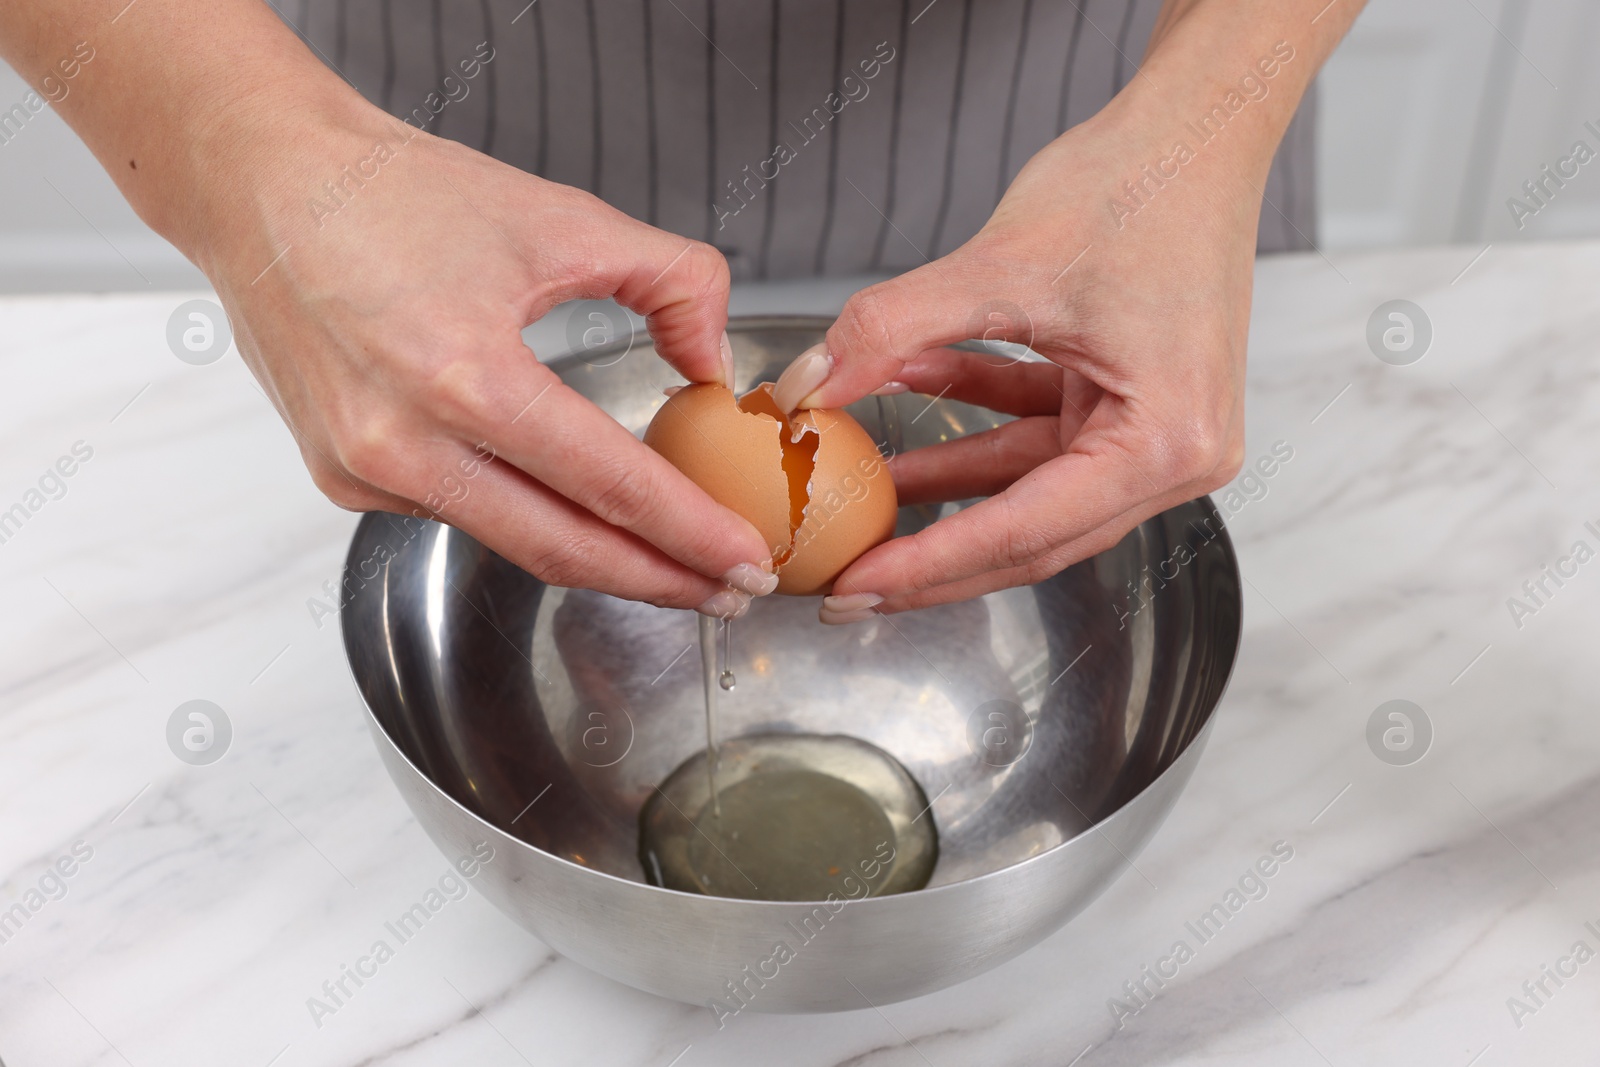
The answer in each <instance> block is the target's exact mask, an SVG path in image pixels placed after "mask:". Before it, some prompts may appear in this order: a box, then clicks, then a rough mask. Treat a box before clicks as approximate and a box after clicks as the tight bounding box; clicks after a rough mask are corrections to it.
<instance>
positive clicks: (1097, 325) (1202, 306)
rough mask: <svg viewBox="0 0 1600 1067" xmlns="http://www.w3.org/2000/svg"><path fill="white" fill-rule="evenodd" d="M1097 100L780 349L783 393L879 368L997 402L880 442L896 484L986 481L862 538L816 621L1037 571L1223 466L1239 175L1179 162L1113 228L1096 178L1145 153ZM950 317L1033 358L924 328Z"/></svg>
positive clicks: (904, 494)
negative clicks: (823, 333)
mask: <svg viewBox="0 0 1600 1067" xmlns="http://www.w3.org/2000/svg"><path fill="white" fill-rule="evenodd" d="M1114 121H1115V120H1114V119H1110V120H1105V121H1102V120H1095V121H1092V122H1089V123H1085V124H1083V125H1081V126H1078V127H1076V128H1074V129H1073V130H1072V131H1071V132H1069V133H1068V134H1067V135H1066V136H1064V137H1062V138H1061V139H1059V140H1058V141H1056V142H1054V143H1053V144H1051V145H1050V146H1049V147H1047V148H1046V149H1045V150H1044V151H1043V152H1041V153H1040V154H1039V155H1038V156H1036V157H1035V158H1034V159H1033V160H1032V161H1030V162H1029V163H1028V165H1027V166H1026V167H1025V168H1024V169H1023V171H1022V173H1021V174H1020V175H1019V176H1018V177H1017V179H1016V181H1015V182H1014V183H1013V185H1012V187H1011V189H1010V190H1009V191H1008V192H1007V194H1006V196H1005V198H1004V199H1003V200H1002V201H1001V203H1000V205H999V207H998V208H997V209H996V211H995V213H994V217H993V218H992V219H991V220H990V221H989V223H988V224H987V225H986V226H985V227H984V228H983V230H982V231H980V232H979V233H978V234H977V236H975V237H974V238H973V239H972V240H971V241H969V242H967V243H966V244H965V245H963V246H962V247H961V248H959V249H957V250H956V251H955V252H953V253H951V254H950V255H948V256H945V257H944V258H942V259H940V260H937V261H935V262H932V263H929V264H927V265H926V266H924V267H920V268H918V269H916V270H914V271H911V272H910V273H908V274H905V275H903V276H901V277H899V278H896V279H894V280H892V281H889V282H885V283H883V284H881V285H875V286H872V287H871V288H868V289H865V290H863V291H861V292H860V293H858V294H856V296H855V297H854V298H852V299H851V301H850V302H849V303H848V304H847V305H846V306H845V309H844V312H843V314H842V315H841V316H840V317H839V321H838V322H837V323H836V324H835V325H834V327H833V328H832V329H831V330H830V331H829V333H828V338H827V341H826V354H823V353H821V352H813V353H810V354H809V355H810V357H811V358H810V359H809V360H806V359H805V358H804V357H802V360H799V361H797V362H796V364H795V365H794V366H793V367H792V368H791V371H790V373H791V374H792V375H793V377H791V378H790V381H789V382H788V383H786V386H787V390H786V395H785V396H784V400H786V401H790V402H793V401H794V400H797V399H799V400H800V403H801V405H802V406H808V407H833V406H837V405H840V404H843V403H847V402H849V401H851V400H853V399H855V398H856V397H858V396H860V395H862V394H864V393H867V392H869V391H871V390H874V389H876V388H878V387H880V386H883V385H884V384H885V383H898V384H892V385H890V388H891V389H898V388H900V386H901V385H903V386H904V387H905V388H908V389H910V390H913V391H915V392H918V393H925V394H927V395H929V396H934V395H942V396H944V397H946V398H948V399H952V400H960V401H965V402H967V403H972V404H979V405H982V406H984V407H988V408H992V409H994V410H996V411H1001V412H1004V413H1006V414H1009V415H1015V416H1017V419H1016V421H1014V422H1009V423H1006V424H1005V425H1003V426H1000V427H999V428H997V429H993V430H989V431H986V432H983V433H978V434H974V435H972V436H969V437H963V438H958V439H956V440H953V441H949V442H945V443H943V444H938V445H933V446H931V447H927V448H920V449H916V450H914V451H911V452H907V453H904V454H902V455H899V456H896V457H894V458H893V460H892V461H891V462H890V464H889V469H890V471H891V472H893V474H894V480H895V487H896V489H897V490H898V491H899V494H900V499H901V501H902V503H923V502H934V501H947V500H960V499H965V498H968V497H977V496H987V497H989V499H987V500H984V501H981V502H980V503H978V504H975V505H973V506H972V507H969V508H967V509H965V510H963V511H960V512H958V513H956V514H955V515H952V516H950V517H949V518H946V519H943V520H941V521H940V522H937V523H935V524H934V525H932V526H930V527H928V528H927V529H925V530H923V531H921V532H919V533H916V534H913V535H911V536H909V537H902V538H898V539H896V540H893V541H890V542H888V543H887V544H884V545H881V546H879V547H878V548H876V549H873V550H872V551H871V552H868V553H867V554H866V555H864V556H862V557H861V558H860V559H859V560H857V561H856V562H855V563H854V564H853V565H852V566H851V567H850V568H848V569H847V570H846V571H845V572H844V573H843V574H842V575H841V576H840V577H839V579H838V580H837V581H836V582H835V583H834V596H832V597H829V598H828V599H827V601H825V602H824V607H823V619H824V621H827V622H853V621H856V620H857V619H861V618H865V617H867V616H868V615H870V614H871V612H872V610H873V609H876V610H879V611H888V612H892V611H901V610H905V609H907V608H917V607H926V606H928V605H931V604H940V603H944V602H946V601H952V600H962V599H965V598H967V597H973V596H978V595H981V594H983V593H987V592H990V591H992V590H995V589H1003V588H1006V587H1008V586H1013V585H1023V584H1029V583H1033V582H1038V581H1041V580H1043V579H1044V578H1047V577H1049V576H1050V575H1053V574H1055V573H1056V572H1058V571H1060V570H1061V569H1062V568H1064V567H1066V566H1067V565H1069V564H1071V563H1074V562H1076V561H1078V560H1080V559H1083V558H1085V557H1087V556H1090V555H1093V554H1094V553H1096V552H1099V551H1101V550H1103V549H1105V548H1108V547H1110V546H1111V545H1113V544H1115V543H1116V542H1117V541H1118V540H1120V539H1121V538H1122V536H1123V535H1124V534H1126V533H1127V532H1128V531H1129V530H1130V529H1132V528H1133V527H1134V526H1135V525H1137V524H1138V523H1140V522H1142V521H1143V520H1144V519H1146V518H1148V517H1150V516H1151V515H1154V514H1156V513H1158V512H1160V511H1162V510H1164V509H1166V508H1169V507H1172V506H1173V505H1175V504H1179V503H1182V502H1183V501H1185V500H1190V499H1192V498H1194V497H1196V496H1198V495H1200V494H1201V493H1205V492H1208V491H1210V490H1212V489H1215V488H1217V487H1218V486H1220V485H1223V484H1224V483H1226V482H1227V481H1228V480H1229V479H1230V478H1232V477H1233V475H1234V474H1235V473H1236V472H1237V471H1238V469H1239V466H1240V461H1241V459H1242V452H1243V436H1244V411H1243V383H1244V359H1245V339H1246V334H1247V331H1248V327H1249V318H1250V282H1251V269H1252V264H1253V261H1254V256H1255V239H1256V215H1257V204H1258V203H1259V197H1258V196H1257V195H1255V193H1254V192H1253V191H1252V189H1251V188H1250V187H1249V186H1248V185H1246V184H1245V182H1244V181H1242V180H1238V181H1236V182H1234V187H1233V188H1231V189H1230V187H1229V186H1228V185H1227V184H1226V183H1218V185H1214V186H1210V187H1204V188H1202V183H1201V179H1199V178H1198V177H1194V176H1191V175H1190V174H1188V173H1180V174H1179V176H1178V177H1177V178H1175V179H1172V180H1171V181H1169V182H1168V183H1167V184H1166V186H1165V188H1162V189H1160V190H1158V191H1157V192H1156V193H1155V195H1154V196H1153V197H1152V198H1151V200H1150V201H1149V203H1148V204H1147V205H1146V206H1144V207H1143V208H1142V209H1141V210H1140V211H1139V213H1138V214H1137V215H1135V216H1133V217H1129V218H1124V219H1122V223H1123V225H1122V226H1121V228H1120V229H1119V228H1118V225H1117V220H1116V218H1115V217H1114V216H1113V214H1112V211H1111V209H1110V208H1109V207H1108V206H1107V205H1108V201H1109V200H1110V199H1111V198H1112V196H1114V195H1116V193H1117V192H1119V190H1118V189H1117V185H1119V184H1120V181H1117V180H1116V179H1120V178H1121V176H1123V175H1128V176H1137V175H1138V173H1139V168H1140V167H1141V166H1142V165H1143V164H1144V163H1146V162H1149V161H1151V160H1154V159H1159V158H1161V156H1163V155H1165V154H1166V153H1165V151H1164V150H1163V149H1160V148H1157V147H1156V145H1155V144H1153V143H1151V141H1150V139H1148V138H1145V137H1138V136H1130V131H1128V130H1126V129H1117V128H1115V127H1114V125H1113V123H1114ZM1197 162H1198V161H1197ZM1186 182H1187V187H1186ZM1124 198H1125V194H1124ZM970 337H987V338H988V339H990V340H1006V341H1015V342H1020V343H1022V344H1026V345H1028V346H1029V347H1031V348H1032V349H1033V350H1034V351H1035V352H1037V353H1039V354H1040V355H1042V356H1044V357H1046V359H1048V360H1049V362H1024V361H1021V360H1012V359H1009V358H1005V357H1003V356H999V355H995V354H982V353H974V352H966V351H958V350H954V349H948V348H943V347H940V346H943V345H947V344H950V343H952V342H955V341H959V340H963V339H966V338H970ZM808 368H811V370H810V373H811V374H812V375H816V374H818V372H819V371H822V370H827V371H828V374H827V376H826V380H825V383H824V384H821V385H817V384H815V381H805V380H804V376H805V374H806V372H807V369H808ZM796 379H799V380H798V381H797V380H796ZM802 390H803V391H804V392H806V393H809V394H810V395H809V396H805V397H804V398H803V399H801V398H799V397H796V396H795V395H794V394H795V393H797V392H800V391H802Z"/></svg>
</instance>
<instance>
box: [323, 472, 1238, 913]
mask: <svg viewBox="0 0 1600 1067" xmlns="http://www.w3.org/2000/svg"><path fill="white" fill-rule="evenodd" d="M1198 501H1204V502H1205V504H1207V505H1210V506H1211V508H1212V510H1213V511H1215V512H1216V514H1217V515H1218V516H1219V517H1220V516H1221V514H1222V513H1221V510H1220V509H1218V508H1216V505H1215V504H1214V503H1213V502H1212V500H1211V496H1210V494H1202V495H1201V496H1198V497H1196V498H1195V499H1194V500H1189V501H1185V502H1184V503H1182V504H1177V505H1174V507H1175V508H1181V507H1187V506H1189V505H1190V504H1194V503H1196V502H1198ZM1167 510H1168V511H1170V510H1173V509H1172V508H1169V509H1167ZM1165 513H1166V512H1159V513H1158V515H1161V514H1165ZM383 514H385V513H383V512H367V513H365V514H363V515H362V517H361V519H360V521H359V522H358V523H357V524H356V529H355V532H354V533H353V534H352V535H351V542H350V549H349V551H348V552H347V553H346V558H345V566H346V567H349V566H351V565H352V563H353V562H355V557H356V555H357V551H356V548H357V544H358V543H359V542H360V540H361V536H362V533H363V532H364V531H365V529H366V528H367V525H368V523H371V524H373V525H376V524H377V523H378V522H379V521H381V518H380V516H381V515H383ZM1154 517H1156V516H1152V518H1154ZM425 521H430V522H433V523H434V524H435V525H438V526H442V527H445V528H447V529H450V530H453V531H454V532H456V533H458V534H461V536H463V537H470V536H471V535H470V534H467V533H465V532H464V531H461V530H456V529H455V527H452V526H449V525H448V524H447V523H440V522H438V521H437V520H425ZM1145 521H1146V522H1148V521H1150V520H1149V519H1146V520H1145ZM1219 533H1220V537H1219V538H1217V539H1216V540H1220V542H1221V545H1220V548H1221V550H1222V555H1223V558H1224V559H1225V560H1226V561H1227V564H1228V569H1229V572H1230V575H1231V577H1232V578H1233V586H1234V588H1235V589H1237V590H1238V591H1239V625H1238V630H1237V633H1236V635H1235V638H1234V652H1233V656H1232V657H1231V658H1230V660H1229V662H1228V668H1227V672H1226V674H1225V675H1224V676H1223V679H1222V684H1221V686H1220V687H1219V688H1218V689H1217V696H1216V699H1215V700H1213V701H1212V702H1211V706H1210V707H1209V708H1208V709H1207V710H1206V713H1205V721H1204V722H1202V723H1201V724H1200V727H1199V729H1197V730H1196V731H1195V732H1194V736H1193V737H1191V738H1190V739H1189V741H1188V743H1187V744H1185V745H1184V746H1183V749H1182V751H1180V752H1179V753H1178V754H1177V755H1176V756H1174V757H1173V759H1172V762H1171V763H1169V764H1167V766H1166V767H1164V768H1163V769H1162V770H1161V773H1160V774H1157V775H1156V776H1155V777H1154V778H1152V779H1150V781H1149V782H1147V783H1145V785H1144V786H1143V787H1142V788H1141V789H1139V791H1138V792H1136V793H1134V794H1133V795H1132V796H1130V797H1128V799H1126V800H1125V801H1123V802H1122V803H1121V804H1120V805H1118V807H1117V809H1116V810H1115V811H1113V812H1111V813H1110V814H1108V815H1106V816H1104V817H1103V818H1101V819H1098V820H1096V821H1095V822H1093V823H1091V824H1090V825H1088V826H1086V827H1084V828H1083V829H1082V830H1080V831H1078V832H1077V833H1076V834H1073V835H1072V836H1071V837H1069V838H1066V839H1065V840H1062V841H1059V842H1057V843H1056V844H1054V845H1051V846H1050V847H1049V848H1047V849H1045V850H1044V851H1042V852H1039V853H1037V854H1035V855H1032V856H1029V857H1027V858H1026V859H1022V860H1018V861H1017V862H1015V863H1011V864H1008V865H1006V866H1004V867H1000V868H998V869H996V870H992V871H985V872H984V873H983V874H978V875H974V876H972V877H971V878H963V879H961V880H959V881H955V882H946V883H944V884H943V885H937V886H927V887H924V888H922V889H913V890H909V891H907V892H904V893H892V894H889V895H888V896H881V897H874V896H866V897H861V898H860V899H859V900H856V899H852V903H853V904H857V905H862V904H864V905H868V906H872V905H877V906H879V907H883V906H894V905H893V904H892V902H893V901H895V900H899V899H906V898H916V899H926V898H927V897H929V896H931V895H933V894H945V893H947V892H954V891H957V890H961V891H963V892H966V891H970V890H968V889H967V888H966V887H970V886H974V885H977V884H979V883H982V882H985V881H986V880H988V879H991V878H998V877H1000V876H1001V875H1008V876H1012V877H1014V876H1015V872H1017V871H1019V870H1020V869H1022V868H1024V867H1028V866H1031V865H1035V864H1038V863H1040V862H1042V861H1044V860H1045V859H1046V858H1047V857H1050V856H1052V855H1054V854H1055V853H1058V852H1060V851H1061V850H1063V849H1065V848H1066V847H1067V846H1069V845H1071V844H1072V843H1073V842H1075V841H1078V840H1080V839H1082V838H1084V837H1087V836H1088V835H1090V834H1093V833H1101V832H1103V828H1104V827H1105V825H1106V824H1107V823H1109V822H1111V821H1112V820H1113V819H1115V818H1116V817H1117V816H1119V815H1121V814H1122V813H1123V812H1125V811H1127V810H1129V809H1130V808H1132V807H1133V806H1134V805H1135V804H1136V803H1137V802H1138V801H1139V800H1140V799H1141V798H1142V797H1143V796H1144V795H1145V794H1146V793H1149V792H1150V791H1151V790H1153V789H1155V788H1156V786H1158V785H1160V784H1161V783H1162V781H1163V780H1164V779H1165V778H1166V777H1167V776H1168V775H1170V774H1172V773H1173V772H1174V771H1175V770H1177V769H1178V766H1179V764H1180V763H1182V762H1183V760H1184V758H1185V757H1187V756H1190V754H1191V752H1197V751H1200V750H1202V749H1203V748H1204V745H1205V742H1206V739H1207V737H1208V736H1209V735H1210V732H1211V728H1212V726H1213V724H1215V722H1216V721H1217V710H1218V708H1220V707H1221V706H1222V702H1223V700H1224V699H1226V697H1227V695H1228V689H1229V687H1230V686H1231V685H1232V683H1233V676H1234V672H1235V671H1236V670H1237V669H1238V665H1239V652H1240V649H1241V647H1242V645H1243V638H1244V630H1245V627H1244V595H1243V594H1244V589H1243V580H1242V575H1241V573H1240V570H1239V556H1238V553H1237V551H1236V550H1235V549H1234V545H1233V538H1232V537H1231V536H1230V535H1229V533H1228V528H1227V524H1226V522H1225V521H1224V522H1222V523H1221V524H1220V525H1219ZM1091 558H1092V557H1091ZM388 566H389V565H388V563H387V562H385V564H384V574H385V576H387V573H388ZM530 577H531V576H530ZM534 580H535V581H537V580H538V579H534ZM984 595H985V596H988V595H989V594H984ZM977 599H980V600H981V599H983V598H982V597H979V598H977ZM349 619H350V615H349V614H347V612H346V611H343V610H341V611H340V612H339V633H340V636H341V638H343V642H342V643H343V645H344V649H345V657H344V659H345V669H346V670H347V671H349V673H350V680H351V683H352V684H353V685H354V687H355V690H356V694H357V696H359V697H360V698H361V707H362V710H363V711H365V712H366V715H367V721H368V725H369V726H371V727H373V728H375V730H376V732H377V733H378V734H379V735H380V736H381V737H382V738H383V740H384V742H386V743H387V744H388V746H389V747H390V748H391V749H392V750H393V751H394V754H395V755H396V756H398V757H399V758H400V759H401V760H403V761H404V762H405V765H406V766H407V767H408V768H410V770H411V771H412V773H414V774H416V775H417V776H418V777H419V778H421V779H422V780H423V781H424V782H426V783H427V784H428V788H429V789H431V790H432V791H433V792H434V793H435V794H437V795H438V796H440V797H442V798H443V799H444V800H445V801H447V802H448V803H449V804H451V805H453V806H454V807H455V808H457V809H458V810H459V811H460V812H461V813H462V814H464V815H466V816H467V817H468V818H469V819H470V820H472V822H473V823H475V824H477V825H479V826H482V827H484V828H485V829H488V830H491V831H493V832H494V833H496V834H498V835H500V836H501V837H503V838H506V839H507V840H509V841H512V842H515V843H516V844H517V845H519V846H521V847H522V848H523V849H526V850H527V851H529V852H532V853H535V854H537V855H538V856H539V857H541V858H542V859H544V860H548V861H550V862H553V863H556V864H559V865H562V866H565V867H568V868H571V869H572V870H573V871H575V872H581V874H580V875H579V876H580V877H581V876H582V875H589V876H592V877H597V878H601V879H604V880H607V881H611V882H615V883H617V885H618V886H619V887H623V888H622V889H621V891H622V892H630V891H637V890H642V891H645V892H646V893H667V894H670V895H671V896H673V897H677V898H682V899H684V900H692V901H701V902H704V904H703V905H701V904H694V905H689V906H691V907H700V906H705V907H727V906H730V905H736V906H737V905H744V906H747V907H750V908H752V909H770V908H774V907H777V908H789V907H797V908H804V909H810V908H814V907H817V906H818V905H821V904H826V903H827V902H828V901H827V898H823V899H822V900H746V899H744V898H743V897H714V896H708V895H706V894H704V893H690V892H686V891H684V890H681V889H669V888H667V887H665V886H657V885H651V884H650V883H649V882H637V881H634V880H633V879H631V878H624V877H622V876H621V875H616V874H611V873H610V872H608V871H601V870H596V869H595V868H593V867H588V866H585V865H584V864H581V863H574V862H573V861H572V860H569V859H567V858H566V857H564V856H559V855H557V854H555V853H554V852H547V851H545V850H544V849H542V848H539V847H538V846H537V845H533V844H530V843H529V842H527V841H524V840H523V839H522V838H520V837H517V836H515V835H514V834H512V833H511V832H509V831H507V830H503V829H501V828H500V827H498V826H496V825H495V824H493V823H491V822H489V820H487V819H485V818H484V817H483V816H481V815H479V814H478V813H477V812H475V811H473V810H471V809H470V808H468V807H467V806H466V805H465V804H462V803H461V802H460V801H459V800H457V799H456V798H455V797H454V796H452V795H450V793H448V792H446V791H445V789H444V788H443V787H442V786H440V785H439V783H438V782H436V781H434V780H433V778H432V776H431V775H429V774H428V773H427V772H425V771H423V770H422V768H420V767H418V766H417V764H416V763H415V761H413V760H412V758H411V757H410V756H409V755H408V754H407V753H406V752H405V750H404V749H402V748H401V747H400V745H399V743H398V742H397V741H395V739H394V737H393V735H392V734H390V732H389V730H388V728H387V727H385V726H384V724H383V722H382V721H381V720H380V719H379V718H378V715H377V713H376V712H375V711H373V709H372V705H371V703H370V702H369V701H368V700H367V695H366V693H365V691H363V689H362V688H361V679H359V678H357V677H356V672H355V663H354V662H353V660H352V658H351V656H350V642H351V639H352V638H351V625H352V624H351V623H350V622H349ZM1194 758H1196V759H1197V758H1198V757H1197V756H1196V757H1194ZM1178 795H1181V790H1180V791H1179V794H1178ZM1173 799H1174V803H1176V800H1177V796H1174V798H1173ZM407 806H409V801H407ZM1157 830H1159V827H1157ZM1154 835H1155V831H1152V833H1151V836H1152V837H1154ZM430 837H431V835H430ZM1113 847H1116V846H1115V845H1114V844H1113ZM1118 851H1119V852H1120V851H1121V850H1120V849H1118ZM1123 859H1124V861H1125V865H1126V866H1130V867H1131V866H1132V865H1133V861H1132V860H1131V859H1130V858H1129V857H1127V856H1126V855H1124V856H1123ZM1125 873H1127V872H1126V871H1125V870H1122V869H1121V868H1120V867H1119V869H1118V872H1117V878H1120V877H1122V875H1123V874H1125ZM1113 880H1115V879H1113ZM627 887H631V889H629V888H627Z"/></svg>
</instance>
